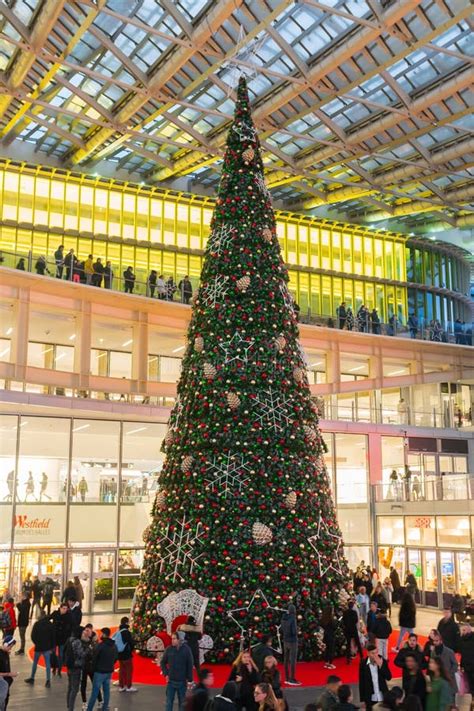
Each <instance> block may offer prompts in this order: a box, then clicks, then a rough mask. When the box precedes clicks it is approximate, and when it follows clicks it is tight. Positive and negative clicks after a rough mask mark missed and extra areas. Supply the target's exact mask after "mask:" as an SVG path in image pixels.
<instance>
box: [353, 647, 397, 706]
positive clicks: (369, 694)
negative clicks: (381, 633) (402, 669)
mask: <svg viewBox="0 0 474 711" xmlns="http://www.w3.org/2000/svg"><path fill="white" fill-rule="evenodd" d="M367 653H368V657H367V658H366V659H362V660H361V662H360V668H359V696H360V700H361V702H362V703H364V704H365V708H366V711H371V709H372V707H373V706H374V705H375V704H377V703H378V702H380V701H382V699H383V695H384V694H385V693H387V691H388V686H387V681H390V679H391V678H392V674H391V672H390V669H389V668H388V662H387V661H386V660H385V659H382V657H381V656H380V655H379V653H378V652H377V647H376V646H375V645H374V644H369V646H368V647H367ZM377 687H378V688H377Z"/></svg>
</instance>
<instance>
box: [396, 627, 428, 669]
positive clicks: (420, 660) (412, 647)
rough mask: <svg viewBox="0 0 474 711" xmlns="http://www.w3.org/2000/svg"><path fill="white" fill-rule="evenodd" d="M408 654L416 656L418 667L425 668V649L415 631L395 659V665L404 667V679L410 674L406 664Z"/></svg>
mask: <svg viewBox="0 0 474 711" xmlns="http://www.w3.org/2000/svg"><path fill="white" fill-rule="evenodd" d="M408 655H411V656H412V657H415V659H416V661H417V664H418V667H419V668H420V669H424V668H425V655H424V653H423V649H422V648H421V647H420V645H419V644H418V637H417V635H416V634H415V633H414V632H413V634H411V635H409V637H408V641H407V642H406V643H405V644H404V645H403V647H402V648H401V649H400V651H399V652H398V654H397V656H396V657H395V659H394V664H395V666H396V667H399V668H400V669H402V678H403V679H405V677H406V676H407V674H408V670H407V665H406V658H407V656H408Z"/></svg>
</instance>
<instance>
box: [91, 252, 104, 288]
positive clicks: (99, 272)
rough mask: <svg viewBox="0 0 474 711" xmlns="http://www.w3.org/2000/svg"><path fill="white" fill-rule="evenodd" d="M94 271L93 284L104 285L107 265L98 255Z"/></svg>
mask: <svg viewBox="0 0 474 711" xmlns="http://www.w3.org/2000/svg"><path fill="white" fill-rule="evenodd" d="M92 266H93V269H94V273H93V275H92V286H99V287H100V286H102V279H103V277H104V273H105V267H104V265H103V264H102V259H101V258H100V257H97V259H96V261H95V262H94V264H93V265H92Z"/></svg>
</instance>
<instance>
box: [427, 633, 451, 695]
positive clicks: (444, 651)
mask: <svg viewBox="0 0 474 711" xmlns="http://www.w3.org/2000/svg"><path fill="white" fill-rule="evenodd" d="M423 653H424V656H425V665H429V661H430V659H433V658H434V657H438V658H439V659H440V660H441V663H442V665H443V668H444V669H445V671H446V676H447V678H448V679H449V681H450V683H451V685H452V687H453V689H454V692H455V693H456V692H457V690H458V688H457V683H456V672H457V671H458V661H457V659H456V655H455V653H454V651H453V650H452V649H450V648H449V647H447V646H446V645H445V644H443V639H442V637H441V635H440V633H439V632H438V630H430V634H429V637H428V641H427V642H426V644H425V648H424V650H423Z"/></svg>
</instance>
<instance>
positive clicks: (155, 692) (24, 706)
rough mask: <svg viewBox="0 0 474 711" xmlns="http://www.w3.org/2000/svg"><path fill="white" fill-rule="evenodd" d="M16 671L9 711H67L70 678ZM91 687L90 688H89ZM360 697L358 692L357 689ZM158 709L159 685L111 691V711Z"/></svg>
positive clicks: (294, 704) (430, 614)
mask: <svg viewBox="0 0 474 711" xmlns="http://www.w3.org/2000/svg"><path fill="white" fill-rule="evenodd" d="M118 617H119V616H118V615H117V616H111V615H103V616H102V615H101V616H94V617H93V618H91V621H93V622H94V625H95V626H96V627H102V626H105V625H107V624H110V625H113V624H117V622H118ZM397 617H398V609H397V608H396V607H395V608H394V610H393V614H392V624H393V626H394V628H395V627H396V622H397ZM440 617H441V613H440V612H439V611H438V610H436V611H430V610H422V609H420V610H418V614H417V631H418V632H419V633H420V634H423V635H426V634H427V633H428V632H429V630H430V629H431V628H432V627H436V625H437V623H438V620H439V619H440ZM12 666H13V669H14V671H18V672H19V673H20V675H19V676H18V677H17V679H16V680H15V683H14V685H13V688H12V694H11V699H10V703H9V706H8V709H9V711H20V709H21V711H30V710H32V709H47V711H64V709H65V707H66V688H67V677H66V676H63V677H62V679H56V678H54V679H53V680H52V686H51V689H46V688H45V686H44V681H45V677H44V671H43V670H42V669H39V670H38V672H37V675H36V683H35V685H34V686H28V685H27V684H25V683H24V679H26V678H27V677H28V676H29V672H30V668H31V667H30V662H29V660H28V659H27V658H26V657H15V656H13V657H12ZM89 688H90V687H89ZM354 692H355V697H356V698H358V697H357V690H356V689H355V690H354ZM285 693H286V695H287V699H288V703H289V705H290V709H291V711H303V709H304V706H305V704H307V703H309V702H311V701H313V702H314V701H315V700H316V699H317V698H318V695H319V690H318V689H317V688H316V687H314V688H312V689H308V688H306V689H289V690H287V691H286V692H285ZM76 708H77V709H80V708H81V702H80V698H79V697H78V699H77V701H76ZM150 708H153V709H157V711H162V710H163V709H164V708H165V692H164V688H163V687H159V686H145V685H143V686H140V687H139V692H138V693H137V694H119V693H118V691H117V688H116V687H113V689H112V695H111V703H110V711H134V710H135V709H150Z"/></svg>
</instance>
